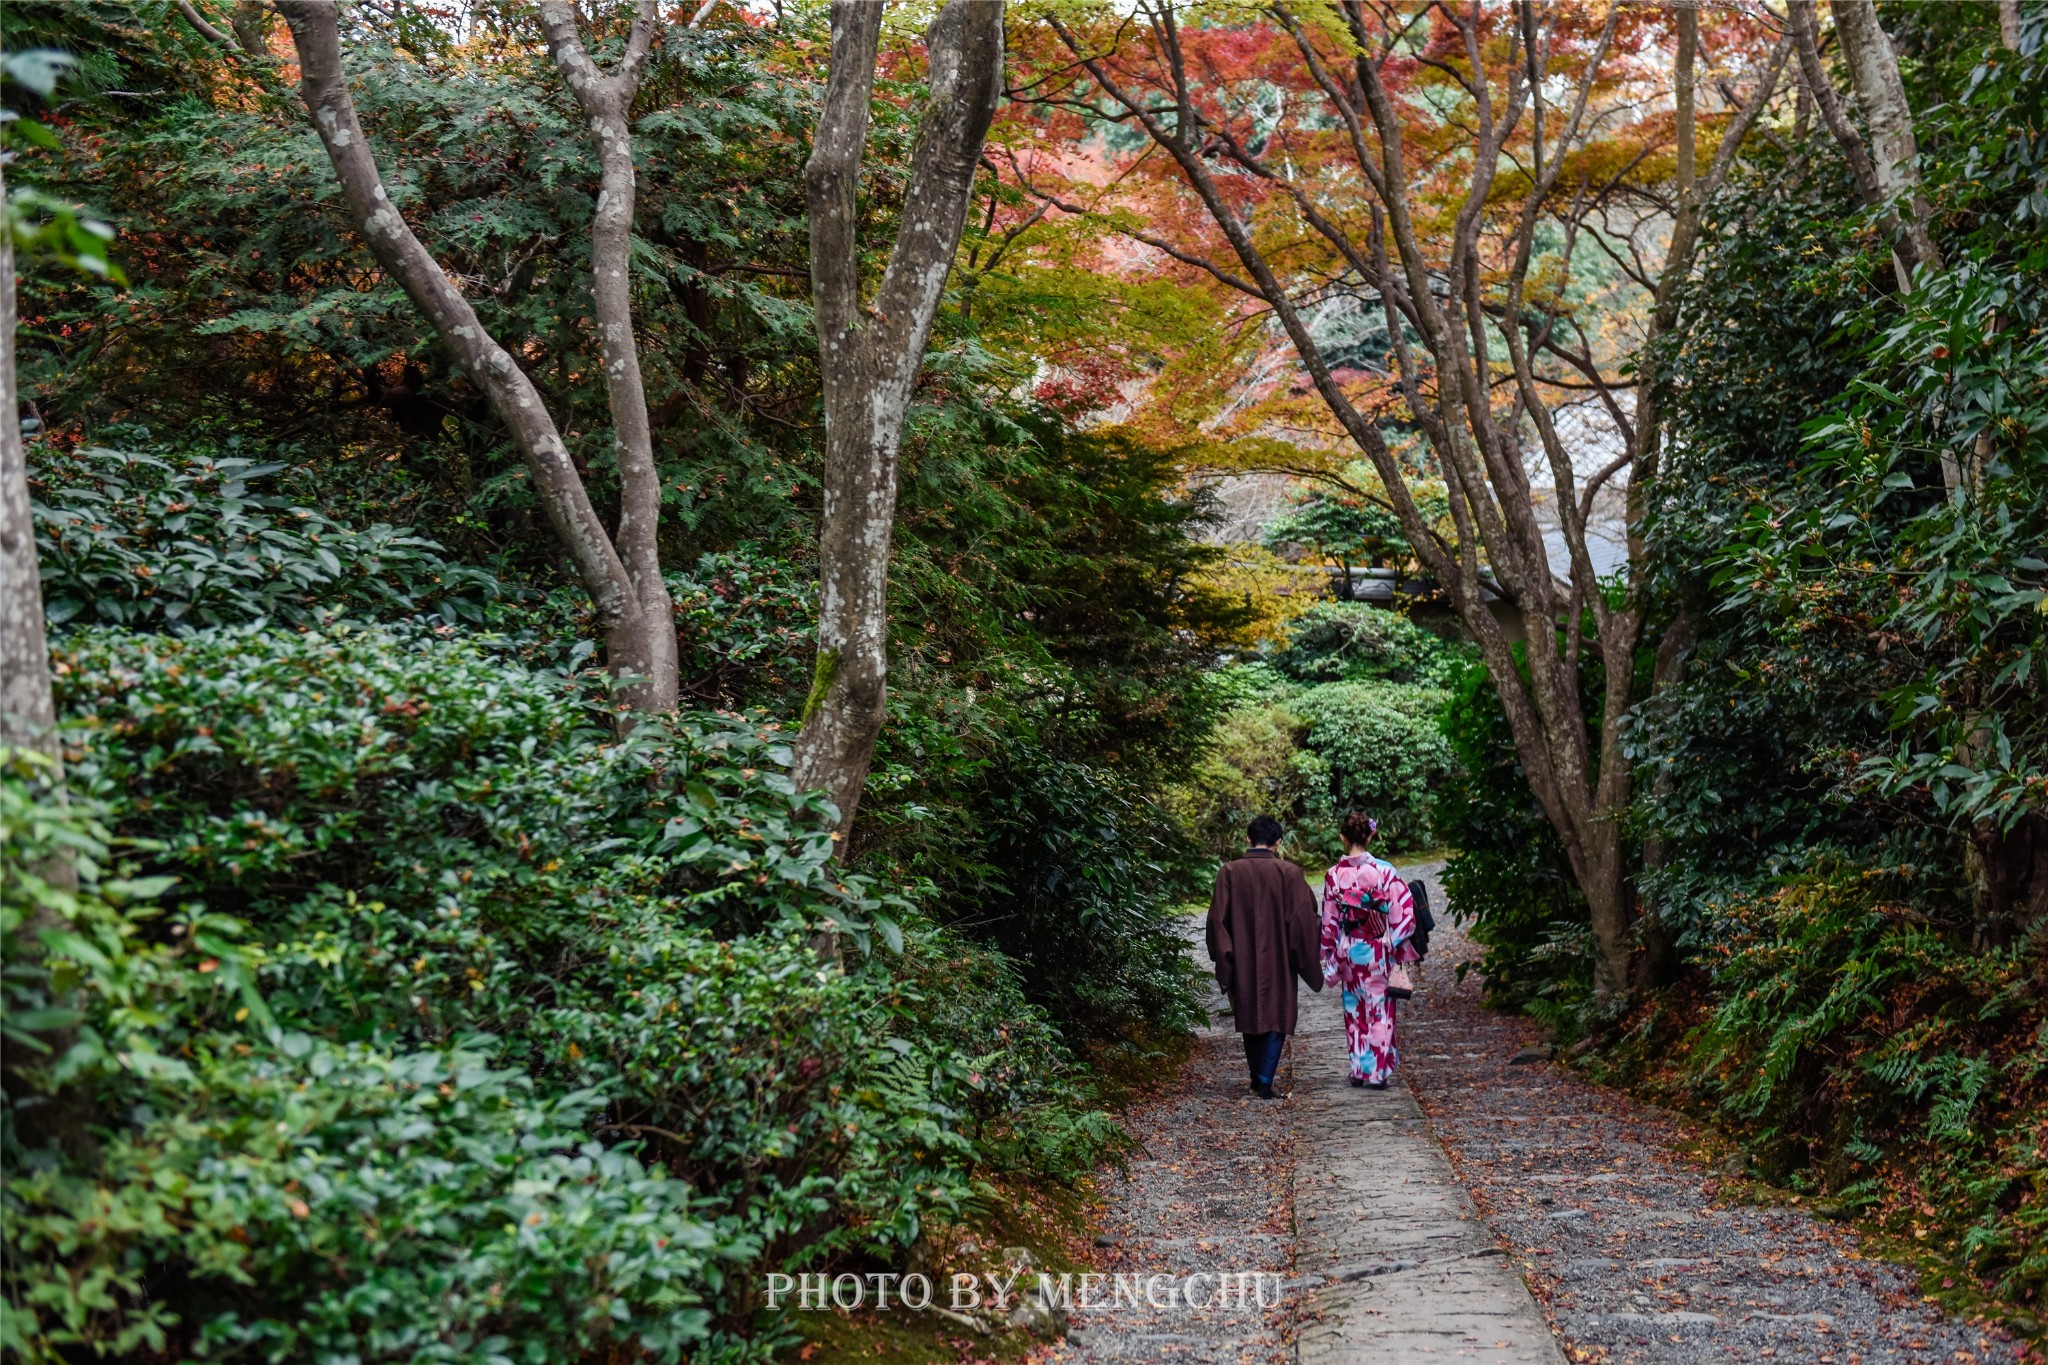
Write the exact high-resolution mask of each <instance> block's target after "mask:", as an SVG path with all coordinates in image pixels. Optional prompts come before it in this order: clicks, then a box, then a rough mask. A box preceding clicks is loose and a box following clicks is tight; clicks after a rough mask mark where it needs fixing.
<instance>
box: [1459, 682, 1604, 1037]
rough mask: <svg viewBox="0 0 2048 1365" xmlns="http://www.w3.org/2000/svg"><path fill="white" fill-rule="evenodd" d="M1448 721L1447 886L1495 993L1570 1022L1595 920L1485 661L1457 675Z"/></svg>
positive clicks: (1495, 997)
mask: <svg viewBox="0 0 2048 1365" xmlns="http://www.w3.org/2000/svg"><path fill="white" fill-rule="evenodd" d="M1440 723H1441V725H1442V731H1443V735H1444V737H1445V739H1446V741H1447V742H1448V743H1449V745H1450V748H1451V750H1452V753H1453V754H1454V755H1455V758H1456V763H1455V766H1454V767H1453V768H1452V769H1451V771H1450V772H1449V773H1448V774H1447V775H1446V777H1445V778H1444V780H1443V781H1442V782H1441V783H1440V784H1439V785H1438V786H1437V788H1436V791H1435V793H1434V797H1433V800H1432V803H1431V804H1432V813H1433V817H1434V826H1435V830H1436V833H1437V836H1438V837H1439V838H1441V839H1442V840H1443V841H1444V842H1445V843H1446V844H1447V845H1449V846H1450V847H1451V848H1452V850H1454V851H1453V852H1452V854H1451V856H1450V860H1449V861H1448V862H1447V863H1446V864H1445V865H1444V891H1445V894H1446V896H1447V897H1448V899H1449V901H1450V904H1451V906H1452V907H1453V909H1454V910H1455V912H1456V914H1457V916H1458V920H1459V922H1460V923H1462V924H1464V925H1466V926H1468V930H1467V932H1469V933H1470V934H1471V936H1472V938H1473V940H1474V941H1475V942H1477V943H1479V944H1480V945H1481V946H1482V947H1483V948H1484V949H1485V953H1484V954H1483V955H1482V956H1481V958H1480V961H1479V964H1478V970H1479V972H1480V973H1481V974H1482V975H1483V976H1484V978H1485V980H1486V991H1487V995H1488V998H1489V999H1491V1000H1492V1001H1494V1002H1495V1003H1497V1004H1501V1005H1506V1006H1509V1007H1517V1008H1526V1009H1528V1010H1529V1011H1530V1012H1531V1013H1533V1014H1536V1015H1538V1016H1539V1017H1542V1018H1545V1019H1546V1020H1548V1021H1549V1022H1550V1023H1551V1024H1552V1025H1553V1026H1555V1025H1559V1024H1567V1023H1569V1022H1570V1021H1571V1020H1572V1019H1574V1018H1575V1017H1576V1012H1577V1009H1578V1006H1579V1005H1580V1003H1582V1002H1583V1001H1584V1000H1585V999H1586V998H1587V996H1588V994H1589V992H1590V991H1591V989H1592V981H1593V975H1592V938H1591V935H1592V920H1591V916H1590V914H1589V913H1588V911H1587V909H1586V902H1585V898H1584V897H1583V896H1582V895H1581V894H1580V893H1579V890H1578V883H1577V882H1576V881H1575V880H1574V878H1573V877H1572V872H1571V863H1570V861H1569V860H1568V859H1567V858H1566V856H1565V852H1564V846H1563V845H1562V844H1561V843H1560V842H1559V841H1558V838H1557V831H1556V830H1555V829H1554V828H1552V826H1551V824H1550V821H1549V819H1548V817H1546V816H1545V815H1544V814H1543V810H1542V807H1540V806H1538V805H1537V804H1536V798H1535V797H1534V796H1533V795H1532V794H1531V793H1530V790H1529V782H1528V778H1527V776H1526V775H1525V774H1524V772H1523V770H1522V764H1521V759H1520V758H1519V757H1518V756H1517V755H1516V753H1515V746H1514V742H1513V739H1512V737H1511V736H1510V735H1509V733H1508V719H1507V714H1506V713H1505V712H1504V711H1503V710H1502V709H1501V705H1500V696H1499V694H1498V693H1497V692H1495V691H1494V687H1493V680H1492V678H1491V677H1490V676H1488V674H1487V671H1486V669H1485V668H1484V667H1483V666H1481V665H1478V664H1473V665H1471V666H1469V667H1468V668H1466V669H1465V671H1464V672H1463V673H1462V674H1461V675H1460V676H1459V677H1458V680H1457V682H1456V684H1455V686H1454V687H1453V688H1452V690H1451V693H1450V696H1449V700H1448V701H1447V702H1446V704H1445V706H1444V709H1443V711H1442V717H1441V722H1440Z"/></svg>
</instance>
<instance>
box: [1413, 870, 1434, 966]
mask: <svg viewBox="0 0 2048 1365" xmlns="http://www.w3.org/2000/svg"><path fill="white" fill-rule="evenodd" d="M1408 897H1409V899H1410V900H1413V901H1414V902H1415V936H1414V937H1413V938H1411V939H1409V940H1408V943H1409V946H1410V947H1412V948H1414V949H1415V956H1416V957H1417V958H1425V957H1428V956H1429V933H1430V930H1432V929H1434V928H1436V917H1435V916H1434V915H1432V914H1430V913H1429V884H1428V883H1427V882H1425V881H1423V880H1422V878H1420V877H1417V878H1415V880H1413V881H1411V882H1409V883H1408Z"/></svg>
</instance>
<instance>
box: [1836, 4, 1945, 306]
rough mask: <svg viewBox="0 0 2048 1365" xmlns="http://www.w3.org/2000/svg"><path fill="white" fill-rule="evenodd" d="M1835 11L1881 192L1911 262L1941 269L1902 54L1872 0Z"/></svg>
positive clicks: (1921, 267)
mask: <svg viewBox="0 0 2048 1365" xmlns="http://www.w3.org/2000/svg"><path fill="white" fill-rule="evenodd" d="M1833 10H1834V16H1835V32H1836V33H1838V34H1840V35H1841V39H1842V57H1843V59H1844V61H1845V63H1846V65H1847V66H1848V68H1849V84H1850V85H1851V87H1853V88H1854V89H1855V91H1856V103H1857V104H1858V105H1859V106H1860V107H1861V108H1862V110H1863V119H1864V122H1865V123H1867V124H1869V125H1870V140H1871V144H1872V152H1873V155H1872V157H1871V169H1872V170H1873V171H1874V172H1875V173H1876V176H1877V188H1878V193H1879V194H1880V195H1881V196H1882V198H1883V199H1884V200H1885V202H1887V203H1890V204H1893V205H1896V206H1898V208H1899V211H1900V212H1901V213H1902V214H1903V215H1904V228H1905V237H1906V244H1907V247H1908V248H1909V250H1910V252H1911V257H1912V260H1911V264H1912V265H1914V266H1915V267H1917V268H1919V269H1923V270H1938V269H1940V268H1941V254H1940V253H1939V252H1938V251H1936V250H1935V246H1934V239H1933V238H1932V237H1931V236H1929V235H1928V231H1927V220H1928V216H1929V213H1928V207H1927V201H1926V199H1924V198H1923V197H1922V196H1921V194H1920V148H1919V144H1918V142H1917V141H1915V139H1914V137H1913V108H1912V106H1911V105H1910V104H1908V103H1907V102H1906V83H1905V81H1904V80H1902V79H1901V78H1900V76H1899V57H1898V54H1897V53H1896V52H1894V51H1893V50H1892V42H1891V39H1890V38H1889V37H1888V36H1886V34H1885V31H1884V29H1883V27H1881V26H1880V25H1879V24H1878V22H1877V6H1876V5H1875V4H1874V3H1873V0H1835V4H1834V7H1833Z"/></svg>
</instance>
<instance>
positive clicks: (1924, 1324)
mask: <svg viewBox="0 0 2048 1365" xmlns="http://www.w3.org/2000/svg"><path fill="white" fill-rule="evenodd" d="M1404 870H1405V871H1407V872H1408V874H1409V875H1410V876H1413V875H1415V874H1416V872H1417V871H1418V869H1414V868H1409V869H1404ZM1424 871H1426V872H1427V873H1429V874H1433V873H1434V871H1435V869H1434V868H1430V869H1425V870H1424ZM1432 891H1433V893H1434V894H1433V895H1432V897H1431V899H1432V901H1433V902H1434V903H1435V904H1437V905H1442V904H1443V903H1444V897H1443V895H1442V892H1441V888H1439V887H1432ZM1477 957H1478V949H1477V948H1476V946H1475V945H1473V944H1472V943H1471V942H1470V941H1469V940H1468V939H1466V938H1465V937H1464V935H1463V934H1462V933H1459V932H1458V931H1457V930H1456V929H1455V928H1454V927H1451V926H1448V925H1447V926H1444V927H1443V928H1441V929H1440V930H1439V932H1438V934H1437V937H1436V941H1435V943H1434V944H1433V946H1432V949H1431V952H1430V960H1429V962H1428V963H1427V964H1425V966H1424V968H1423V971H1422V974H1421V977H1420V980H1419V983H1418V984H1419V985H1420V986H1421V988H1422V989H1421V991H1420V993H1419V994H1418V1002H1425V1004H1426V1007H1425V1008H1421V1009H1417V1010H1414V1011H1411V1012H1410V1014H1409V1015H1408V1016H1406V1017H1404V1018H1403V1019H1402V1022H1401V1051H1402V1061H1403V1063H1404V1070H1405V1071H1406V1072H1407V1074H1408V1079H1409V1082H1410V1084H1411V1085H1412V1086H1413V1087H1414V1088H1415V1091H1416V1093H1417V1095H1418V1096H1419V1098H1420V1099H1421V1102H1422V1108H1423V1111H1424V1112H1425V1113H1426V1114H1428V1116H1429V1119H1430V1123H1431V1125H1432V1127H1433V1128H1434V1129H1435V1132H1436V1135H1437V1137H1438V1138H1439V1139H1441V1140H1442V1142H1443V1144H1444V1146H1445V1147H1446V1148H1447V1149H1448V1151H1449V1153H1450V1156H1451V1160H1452V1162H1453V1164H1454V1165H1455V1167H1456V1168H1457V1171H1458V1174H1459V1177H1460V1178H1461V1180H1462V1181H1463V1182H1464V1184H1465V1186H1466V1187H1467V1188H1468V1189H1470V1190H1471V1192H1472V1195H1473V1198H1474V1199H1475V1200H1476V1201H1477V1202H1478V1204H1479V1207H1480V1209H1481V1210H1482V1211H1483V1213H1484V1214H1485V1216H1486V1219H1487V1221H1488V1223H1489V1224H1490V1225H1491V1226H1492V1227H1493V1229H1494V1231H1495V1232H1496V1233H1497V1234H1498V1235H1499V1236H1500V1238H1501V1239H1502V1245H1503V1246H1504V1247H1506V1248H1507V1249H1508V1250H1509V1251H1510V1253H1511V1254H1512V1256H1513V1258H1514V1260H1515V1261H1516V1263H1517V1264H1518V1265H1519V1266H1520V1267H1522V1268H1523V1269H1524V1270H1525V1271H1526V1272H1527V1273H1528V1274H1529V1277H1530V1281H1531V1284H1532V1285H1533V1287H1534V1288H1535V1290H1536V1292H1537V1295H1538V1297H1539V1298H1540V1299H1541V1300H1542V1302H1543V1305H1544V1307H1545V1309H1546V1311H1547V1312H1548V1313H1549V1314H1550V1315H1551V1318H1552V1321H1553V1322H1554V1323H1555V1325H1556V1327H1557V1329H1558V1332H1559V1334H1560V1335H1561V1336H1562V1338H1563V1340H1564V1343H1565V1345H1566V1347H1567V1349H1568V1350H1569V1351H1570V1353H1571V1356H1572V1358H1573V1359H1574V1360H1581V1361H1600V1362H1612V1363H1613V1365H1623V1363H1624V1362H1646V1363H1647V1362H1656V1363H1657V1365H1665V1363H1666V1362H1669V1363H1671V1365H1677V1363H1678V1362H1688V1363H1689V1362H1704V1361H1716V1362H1719V1361H1730V1360H1739V1361H1763V1360H1771V1361H1800V1362H1808V1361H1811V1362H1820V1363H1821V1365H1837V1363H1839V1365H1878V1363H1879V1362H1886V1363H1887V1365H1889V1363H1890V1362H1902V1361H1916V1362H1917V1361H1924V1362H1935V1361H1942V1362H1956V1363H1957V1365H1968V1363H1970V1362H1990V1361H1999V1362H2005V1361H2018V1360H2020V1359H2021V1358H2022V1356H2021V1353H2020V1350H2019V1348H2018V1346H2017V1345H2016V1344H2015V1343H2014V1342H2013V1341H2012V1340H2011V1339H2009V1338H2007V1337H2005V1336H2004V1335H2003V1334H2002V1333H1998V1332H1996V1331H1992V1330H1989V1329H1986V1328H1983V1327H1979V1326H1973V1325H1971V1324H1969V1323H1963V1322H1957V1321H1954V1320H1952V1319H1947V1318H1944V1317H1943V1316H1942V1315H1941V1314H1940V1313H1939V1312H1938V1311H1937V1310H1936V1309H1934V1308H1933V1307H1932V1306H1930V1305H1928V1304H1925V1303H1923V1302H1921V1300H1920V1298H1919V1295H1918V1293H1917V1290H1916V1289H1915V1285H1914V1280H1913V1277H1912V1276H1911V1275H1910V1274H1909V1273H1908V1272H1907V1271H1905V1270H1902V1269H1900V1268H1898V1267H1896V1266H1892V1265H1888V1264H1884V1263H1881V1262H1873V1261H1866V1260H1863V1259H1861V1257H1860V1256H1859V1255H1858V1252H1857V1247H1856V1240H1855V1238H1854V1236H1853V1235H1852V1234H1851V1233H1849V1232H1848V1231H1846V1230H1845V1229H1843V1228H1840V1227H1838V1226H1834V1225H1831V1224H1827V1223H1822V1222H1819V1221H1817V1220H1815V1219H1813V1218H1812V1217H1810V1216H1808V1215H1807V1214H1804V1213H1802V1212H1800V1211H1798V1210H1796V1209H1789V1208H1756V1207H1749V1206H1742V1205H1724V1204H1721V1203H1719V1202H1717V1200H1716V1195H1717V1193H1718V1181H1717V1180H1716V1178H1715V1177H1716V1174H1717V1173H1715V1172H1712V1171H1709V1170H1706V1169H1704V1168H1702V1167H1701V1166H1699V1165H1698V1164H1697V1163H1695V1162H1693V1161H1691V1160H1689V1159H1688V1158H1687V1157H1686V1156H1684V1155H1683V1154H1682V1153H1681V1152H1680V1151H1679V1150H1678V1148H1679V1145H1680V1143H1681V1142H1682V1141H1683V1138H1684V1133H1683V1131H1682V1129H1681V1126H1680V1122H1679V1121H1678V1120H1677V1119H1675V1118H1674V1117H1672V1116H1670V1115H1665V1114H1661V1113H1659V1112H1657V1111H1654V1110H1651V1109H1648V1108H1646V1107H1645V1106H1643V1105H1640V1104H1637V1103H1636V1102H1635V1101H1633V1100H1631V1099H1629V1098H1628V1097H1627V1096H1625V1095H1622V1094H1619V1093H1617V1092H1615V1091H1612V1090H1607V1089H1604V1088H1601V1087H1598V1086H1593V1085H1589V1084H1587V1083H1585V1082H1583V1081H1580V1080H1579V1079H1578V1078H1577V1077H1575V1076H1574V1075H1572V1073H1571V1072H1569V1071H1568V1070H1567V1069H1565V1068H1564V1067H1561V1066H1558V1065H1555V1064H1552V1063H1548V1062H1537V1063H1534V1064H1526V1065H1519V1066H1518V1065H1514V1064H1512V1063H1511V1062H1510V1059H1511V1058H1512V1057H1514V1056H1515V1054H1516V1053H1517V1052H1518V1051H1519V1050H1520V1049H1521V1048H1522V1046H1523V1045H1524V1044H1525V1043H1528V1042H1532V1041H1534V1040H1535V1038H1536V1036H1537V1035H1536V1029H1535V1027H1534V1025H1533V1024H1532V1023H1531V1022H1530V1021H1528V1020H1526V1019H1518V1018H1514V1017H1511V1016H1506V1015H1502V1014H1499V1013H1496V1012H1494V1011H1490V1010H1487V1009H1485V1008H1484V1007H1483V1006H1482V1005H1481V1004H1480V1000H1479V979H1478V977H1477V976H1476V975H1472V974H1468V975H1467V977H1466V979H1465V981H1463V982H1462V983H1460V982H1458V981H1457V979H1456V967H1457V964H1458V963H1459V962H1461V961H1470V960H1476V959H1477Z"/></svg>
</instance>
